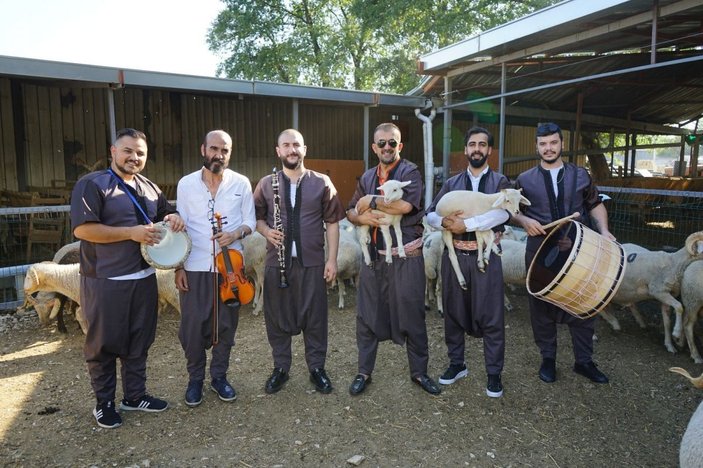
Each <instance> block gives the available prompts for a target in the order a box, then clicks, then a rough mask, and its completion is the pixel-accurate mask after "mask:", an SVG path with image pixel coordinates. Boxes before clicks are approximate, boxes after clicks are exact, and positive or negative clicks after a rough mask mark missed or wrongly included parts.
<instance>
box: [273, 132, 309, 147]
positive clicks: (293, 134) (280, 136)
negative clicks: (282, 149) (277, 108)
mask: <svg viewBox="0 0 703 468" xmlns="http://www.w3.org/2000/svg"><path fill="white" fill-rule="evenodd" d="M286 137H291V138H293V139H297V140H299V141H300V142H301V144H303V145H304V144H305V139H304V138H303V134H302V133H300V132H299V131H298V130H296V129H294V128H288V129H286V130H283V131H282V132H281V133H279V134H278V138H277V139H276V145H277V146H281V139H287V138H286Z"/></svg>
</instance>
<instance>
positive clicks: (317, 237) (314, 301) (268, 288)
mask: <svg viewBox="0 0 703 468" xmlns="http://www.w3.org/2000/svg"><path fill="white" fill-rule="evenodd" d="M306 151H307V147H306V146H305V142H304V140H303V135H301V134H300V132H298V131H297V130H294V129H288V130H284V131H283V132H281V134H280V135H279V136H278V141H277V146H276V154H277V155H278V157H279V159H280V160H281V163H282V166H283V167H282V170H281V171H280V172H277V171H276V170H275V169H274V173H273V174H271V175H268V176H266V177H263V178H262V179H261V180H260V181H259V183H258V185H257V186H256V189H255V190H254V206H255V209H256V220H257V221H256V230H257V231H259V232H260V233H261V234H262V235H263V236H264V237H265V238H266V240H267V245H266V249H267V255H266V271H265V274H264V277H265V278H264V319H265V321H266V334H267V336H268V340H269V344H270V345H271V350H272V354H273V366H274V369H273V373H272V374H271V376H270V377H269V379H268V380H267V381H266V385H265V391H266V393H269V394H271V393H276V392H278V391H279V390H280V389H281V388H282V387H283V385H284V384H285V383H286V381H288V374H289V372H290V366H291V362H292V355H291V340H292V336H293V335H298V334H300V332H302V333H303V340H304V342H305V360H306V362H307V366H308V370H309V371H310V381H311V382H312V383H313V384H314V385H315V389H316V390H317V391H318V392H320V393H325V394H326V393H330V392H331V391H332V382H331V381H330V379H329V377H328V376H327V373H326V371H325V359H326V357H327V289H326V285H325V281H327V282H333V281H334V280H335V279H336V277H337V248H338V245H339V224H338V223H339V221H340V220H341V219H342V218H344V208H343V207H342V203H341V201H340V200H339V197H338V196H337V190H336V189H335V188H334V185H333V184H332V181H331V180H330V178H329V177H328V176H326V175H324V174H320V173H318V172H315V171H311V170H309V169H305V165H304V164H303V161H304V159H305V154H306ZM325 240H326V245H327V256H328V259H327V260H325V248H324V247H325Z"/></svg>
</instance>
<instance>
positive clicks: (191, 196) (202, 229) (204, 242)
mask: <svg viewBox="0 0 703 468" xmlns="http://www.w3.org/2000/svg"><path fill="white" fill-rule="evenodd" d="M204 170H205V169H204V168H201V169H200V170H198V171H195V172H193V173H191V174H188V175H186V176H184V177H183V178H181V180H180V181H179V182H178V190H177V196H176V207H177V209H178V214H180V215H181V218H183V221H184V222H185V225H186V231H187V232H188V234H190V238H191V241H192V248H191V251H190V255H189V256H188V259H187V260H186V261H185V264H184V265H183V267H184V268H185V269H186V270H188V271H212V240H211V238H212V235H213V234H212V226H213V225H212V223H211V222H210V218H211V217H212V215H213V213H219V214H221V215H222V217H223V219H222V223H223V224H222V230H223V231H225V232H232V231H235V230H237V229H240V228H241V227H243V226H248V227H249V229H250V230H251V232H254V229H255V228H256V217H255V215H254V197H253V196H252V193H251V183H250V182H249V179H248V178H247V177H246V176H244V175H242V174H239V173H237V172H234V171H233V170H231V169H225V171H224V173H223V177H222V182H221V183H220V186H219V188H218V189H217V193H216V194H215V198H214V199H213V198H212V196H211V195H210V191H209V190H208V188H207V186H206V185H205V182H203V171H204ZM211 207H212V209H211ZM213 221H214V219H213ZM229 247H230V248H235V249H237V250H239V251H242V243H241V241H240V240H239V239H237V240H236V241H234V242H233V243H232V244H230V245H229ZM215 249H216V253H219V252H220V246H219V244H217V242H215Z"/></svg>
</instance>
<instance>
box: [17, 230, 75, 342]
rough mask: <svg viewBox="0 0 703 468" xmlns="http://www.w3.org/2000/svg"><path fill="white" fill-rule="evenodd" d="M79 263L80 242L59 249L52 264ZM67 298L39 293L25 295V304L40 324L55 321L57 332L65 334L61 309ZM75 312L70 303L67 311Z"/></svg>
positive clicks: (48, 293)
mask: <svg viewBox="0 0 703 468" xmlns="http://www.w3.org/2000/svg"><path fill="white" fill-rule="evenodd" d="M79 261H80V241H76V242H72V243H70V244H66V245H64V246H63V247H61V248H60V249H59V250H58V251H57V252H56V254H54V258H53V262H55V263H59V264H62V265H69V264H71V263H78V262H79ZM67 300H68V298H67V297H66V296H64V295H62V294H57V293H56V292H53V291H39V292H37V293H36V294H35V295H34V296H31V295H27V296H26V302H25V304H26V303H29V304H31V306H32V307H33V308H34V310H35V311H36V312H37V315H38V316H39V320H40V321H41V323H42V324H44V325H48V324H49V322H50V321H51V320H54V319H56V321H57V327H58V330H59V331H60V332H61V333H67V331H68V330H67V329H66V325H65V324H64V320H63V309H64V305H65V304H66V301H67ZM74 310H75V303H74V302H73V301H71V306H70V307H69V311H74Z"/></svg>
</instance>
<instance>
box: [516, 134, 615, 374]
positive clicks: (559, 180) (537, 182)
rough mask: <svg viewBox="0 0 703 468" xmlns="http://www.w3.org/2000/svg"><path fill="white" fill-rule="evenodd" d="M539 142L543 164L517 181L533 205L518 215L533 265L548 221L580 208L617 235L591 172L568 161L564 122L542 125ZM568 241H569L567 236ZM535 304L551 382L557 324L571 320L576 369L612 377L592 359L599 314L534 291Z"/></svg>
mask: <svg viewBox="0 0 703 468" xmlns="http://www.w3.org/2000/svg"><path fill="white" fill-rule="evenodd" d="M536 142H537V154H538V155H539V157H540V163H539V165H538V166H536V167H534V168H532V169H529V170H527V171H525V172H523V173H522V174H520V175H519V176H518V178H517V181H516V188H518V189H522V194H523V195H524V196H525V197H526V198H527V199H528V200H530V202H531V203H532V204H531V205H530V206H521V209H522V212H521V213H520V214H518V215H516V216H514V218H513V219H514V220H515V221H516V222H517V223H519V224H520V225H522V227H523V228H524V229H525V231H526V232H527V234H528V236H529V237H528V239H527V251H526V253H525V263H526V265H527V267H528V268H529V266H530V263H531V262H532V259H533V258H534V257H535V254H536V253H537V251H538V249H539V248H540V245H541V244H542V242H543V241H544V239H545V236H546V235H547V234H548V233H549V231H548V230H545V229H544V228H543V225H545V224H548V223H550V222H552V221H555V220H557V219H560V218H563V217H565V216H567V215H570V214H572V213H579V214H580V218H579V221H580V222H581V223H583V224H584V225H586V226H590V227H591V228H593V229H594V230H596V231H598V232H599V233H600V234H601V235H602V236H603V237H605V238H606V239H609V240H615V237H614V236H613V235H612V234H611V233H610V231H609V230H608V213H607V212H606V209H605V206H603V204H602V203H601V201H600V198H599V197H598V190H597V188H596V186H595V185H594V184H593V181H592V180H591V177H590V175H589V174H588V172H586V170H585V169H583V168H581V167H578V166H576V165H574V164H571V163H565V162H564V161H563V160H562V147H563V143H564V138H563V135H562V132H561V129H560V128H559V126H558V125H556V124H554V123H545V124H540V125H539V126H538V127H537V137H536ZM557 229H558V228H557ZM562 241H563V242H566V243H567V244H568V242H569V240H568V238H566V236H564V238H563V239H562ZM562 241H559V242H560V243H561V242H562ZM566 247H568V245H566V246H563V245H560V248H561V249H562V250H564V249H565V248H566ZM556 253H559V252H556ZM529 304H530V320H531V322H532V333H533V335H534V339H535V343H536V344H537V347H538V348H539V350H540V353H541V355H542V365H541V366H540V369H539V378H540V379H541V380H542V381H544V382H547V383H552V382H554V381H555V380H556V355H557V324H558V323H563V324H566V325H568V327H569V332H570V333H571V340H572V343H573V348H574V358H575V363H574V367H573V370H574V372H576V373H577V374H580V375H583V376H584V377H586V378H588V379H590V380H591V381H592V382H596V383H608V377H607V376H606V375H605V374H603V373H602V372H601V371H600V370H598V368H597V367H596V365H595V363H594V362H593V359H592V356H593V332H594V328H595V317H590V318H586V319H582V318H579V317H576V316H574V315H571V314H569V313H568V312H566V311H565V310H563V309H561V308H560V307H558V306H556V305H552V304H550V303H548V302H545V301H543V300H542V299H539V298H536V297H533V296H530V298H529Z"/></svg>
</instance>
